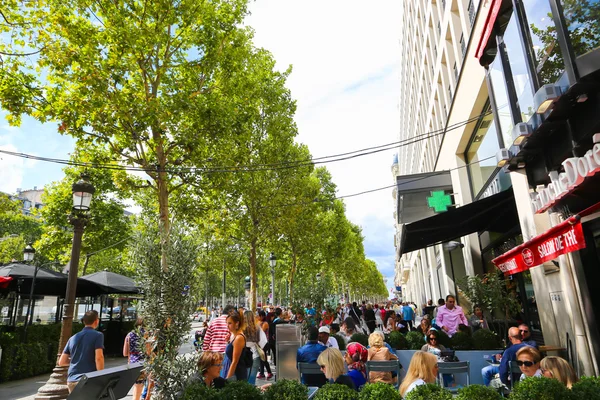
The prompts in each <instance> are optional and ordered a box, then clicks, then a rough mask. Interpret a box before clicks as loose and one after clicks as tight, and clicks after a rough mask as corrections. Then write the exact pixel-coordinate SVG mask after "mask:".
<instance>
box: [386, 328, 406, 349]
mask: <svg viewBox="0 0 600 400" xmlns="http://www.w3.org/2000/svg"><path fill="white" fill-rule="evenodd" d="M387 343H388V344H389V345H390V346H392V348H394V349H396V350H408V341H407V340H406V337H404V335H403V334H401V333H400V332H398V331H392V332H390V334H389V335H388V336H387Z"/></svg>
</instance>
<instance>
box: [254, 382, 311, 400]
mask: <svg viewBox="0 0 600 400" xmlns="http://www.w3.org/2000/svg"><path fill="white" fill-rule="evenodd" d="M307 397H308V388H307V387H306V386H304V385H303V384H301V383H300V382H298V381H292V380H289V379H280V380H278V381H277V382H275V383H274V384H273V385H271V386H269V387H268V388H267V390H265V392H264V394H263V398H264V399H265V400H306V398H307Z"/></svg>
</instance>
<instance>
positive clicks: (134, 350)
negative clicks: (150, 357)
mask: <svg viewBox="0 0 600 400" xmlns="http://www.w3.org/2000/svg"><path fill="white" fill-rule="evenodd" d="M143 336H144V320H143V318H142V317H138V318H137V320H136V321H135V329H134V330H132V331H131V332H129V333H128V334H127V336H126V337H125V343H123V357H127V363H128V364H133V363H137V362H143V361H144V354H145V352H144V351H143V349H142V348H141V345H142V344H141V341H142V338H143ZM145 380H146V374H145V373H144V372H142V374H141V375H140V376H139V377H138V380H136V381H135V383H134V384H133V393H132V399H133V400H140V398H141V396H142V390H143V389H144V382H145Z"/></svg>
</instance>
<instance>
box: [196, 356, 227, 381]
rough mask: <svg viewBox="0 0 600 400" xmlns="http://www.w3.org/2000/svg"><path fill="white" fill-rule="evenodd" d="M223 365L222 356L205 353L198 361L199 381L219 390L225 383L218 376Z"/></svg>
mask: <svg viewBox="0 0 600 400" xmlns="http://www.w3.org/2000/svg"><path fill="white" fill-rule="evenodd" d="M222 364H223V354H222V353H217V352H214V351H205V352H204V353H202V356H201V357H200V360H198V372H199V373H200V375H202V379H201V381H202V382H204V384H205V385H206V386H208V387H212V388H215V389H221V388H222V387H223V386H225V384H226V383H227V381H226V380H225V379H223V378H221V377H220V376H219V372H220V371H221V366H222Z"/></svg>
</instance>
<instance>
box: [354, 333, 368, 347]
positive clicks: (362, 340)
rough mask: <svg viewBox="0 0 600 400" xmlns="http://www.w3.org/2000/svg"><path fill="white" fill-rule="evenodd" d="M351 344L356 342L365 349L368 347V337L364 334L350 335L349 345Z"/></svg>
mask: <svg viewBox="0 0 600 400" xmlns="http://www.w3.org/2000/svg"><path fill="white" fill-rule="evenodd" d="M352 342H357V343H360V344H362V345H363V346H365V347H368V346H369V336H367V335H365V334H364V333H355V334H354V335H352V336H351V337H350V343H352Z"/></svg>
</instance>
